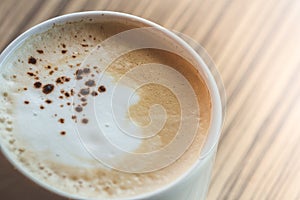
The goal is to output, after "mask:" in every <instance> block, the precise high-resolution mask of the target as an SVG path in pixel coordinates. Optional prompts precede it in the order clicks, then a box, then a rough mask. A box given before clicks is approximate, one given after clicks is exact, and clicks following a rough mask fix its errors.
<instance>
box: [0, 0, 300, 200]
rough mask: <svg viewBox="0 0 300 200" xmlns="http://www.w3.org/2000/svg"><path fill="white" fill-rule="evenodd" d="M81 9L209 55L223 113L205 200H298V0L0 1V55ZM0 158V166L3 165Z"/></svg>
mask: <svg viewBox="0 0 300 200" xmlns="http://www.w3.org/2000/svg"><path fill="white" fill-rule="evenodd" d="M84 10H113V11H122V12H126V13H131V14H134V15H138V16H141V17H144V18H146V19H149V20H152V21H154V22H157V23H159V24H161V25H163V26H165V27H167V28H169V29H171V30H176V31H179V32H182V33H184V34H187V35H189V36H190V37H192V38H193V39H195V40H196V41H197V42H199V43H200V44H202V45H203V46H204V47H205V48H206V50H207V51H208V53H209V54H210V55H211V57H212V58H213V60H214V62H215V63H216V65H217V68H218V70H219V72H220V74H221V76H222V78H223V81H224V85H225V89H226V93H227V116H226V121H225V124H224V127H223V134H222V137H221V141H220V145H219V151H218V154H217V159H216V163H215V166H214V172H213V176H212V182H211V188H210V190H209V195H208V199H209V200H215V199H217V200H223V199H258V200H261V199H271V200H273V199H278V200H292V199H300V145H299V144H300V98H299V97H300V1H298V0H216V1H212V0H181V1H180V0H163V1H162V0H161V1H160V0H101V1H86V0H73V1H68V0H48V1H43V0H31V1H29V0H27V1H26V0H1V2H0V25H1V26H0V35H1V40H0V50H1V51H2V50H3V49H4V48H5V47H6V46H7V44H8V43H9V42H10V41H12V40H13V39H14V38H15V37H16V36H18V35H19V34H20V33H22V32H23V31H25V30H26V29H28V28H29V27H31V26H33V25H35V24H37V23H39V22H42V21H44V20H46V19H49V18H51V17H54V16H58V15H61V14H65V13H71V12H75V11H84ZM1 159H2V162H1V166H0V168H3V167H5V166H6V165H8V164H7V163H5V162H4V161H3V158H1ZM1 172H2V171H0V175H1ZM15 174H16V173H15V172H13V170H12V172H11V176H15ZM1 177H3V172H2V175H1ZM19 181H20V183H22V182H24V181H25V182H26V181H27V180H23V179H22V180H19ZM9 184H11V185H14V184H15V183H11V182H10V180H3V179H2V180H0V190H1V194H0V196H2V195H3V194H4V193H5V194H6V195H8V196H7V197H9V198H6V199H10V200H15V199H19V198H16V194H15V193H18V194H19V195H23V196H24V197H27V196H28V198H25V199H38V197H39V199H59V198H58V197H55V196H53V195H50V194H48V193H47V192H45V191H44V190H42V189H39V190H38V192H36V191H35V193H36V194H35V195H36V196H32V195H33V193H34V192H33V191H31V189H30V188H24V187H23V188H21V189H20V188H18V186H17V185H14V186H13V187H15V188H16V190H14V191H9V190H10V189H9V188H10V187H9ZM28 184H30V183H29V182H28ZM4 191H5V192H4ZM29 197H32V198H29ZM33 197H36V198H33Z"/></svg>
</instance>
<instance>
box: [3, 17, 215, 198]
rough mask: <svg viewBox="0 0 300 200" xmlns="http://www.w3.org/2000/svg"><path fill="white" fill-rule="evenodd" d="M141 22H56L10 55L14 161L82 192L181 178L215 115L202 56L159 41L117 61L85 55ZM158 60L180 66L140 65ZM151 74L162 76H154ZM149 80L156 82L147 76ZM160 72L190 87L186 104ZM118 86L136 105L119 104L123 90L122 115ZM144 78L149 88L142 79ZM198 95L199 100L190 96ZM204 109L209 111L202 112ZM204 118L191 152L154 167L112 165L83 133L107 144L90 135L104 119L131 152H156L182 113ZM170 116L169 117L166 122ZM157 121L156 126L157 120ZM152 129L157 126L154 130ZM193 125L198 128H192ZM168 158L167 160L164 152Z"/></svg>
mask: <svg viewBox="0 0 300 200" xmlns="http://www.w3.org/2000/svg"><path fill="white" fill-rule="evenodd" d="M131 28H135V27H134V26H129V25H126V24H123V23H118V22H114V21H112V22H105V23H97V22H93V21H90V22H74V23H66V24H64V25H54V26H53V27H52V28H50V29H49V30H47V31H45V32H43V33H39V34H36V35H33V36H31V37H30V38H28V39H27V40H26V41H25V42H24V43H23V44H21V45H20V46H19V47H17V48H16V49H15V50H14V51H13V52H12V53H11V54H10V55H9V56H8V58H7V59H6V60H5V61H4V62H3V64H2V66H1V76H0V94H1V97H0V102H1V104H0V130H1V132H0V134H1V143H2V144H1V145H2V146H3V148H5V149H6V150H7V152H8V154H9V156H11V157H12V159H13V161H14V162H15V163H17V164H18V165H19V166H21V167H22V168H24V170H25V171H26V172H27V173H28V174H30V176H32V177H34V178H35V179H36V180H39V181H41V182H43V183H45V184H47V185H49V186H50V187H53V188H55V189H57V190H60V191H63V192H65V193H69V194H76V196H78V197H81V198H93V199H95V198H96V199H97V198H99V199H101V198H111V199H113V198H126V197H134V196H138V195H141V194H146V193H150V192H153V191H156V190H158V189H160V188H162V187H165V186H167V185H168V184H171V183H172V182H174V181H175V180H176V179H178V178H179V177H181V176H182V175H183V174H184V173H185V172H186V171H188V170H189V169H190V168H191V167H192V166H193V165H194V164H195V162H196V161H197V160H198V158H199V157H200V153H201V148H202V146H203V144H204V142H205V138H206V136H207V132H208V129H209V125H210V120H211V99H210V94H209V91H208V88H207V86H206V84H205V82H204V79H203V78H202V77H201V75H200V74H199V73H198V72H197V70H196V69H195V68H194V67H193V65H192V64H190V63H189V62H188V61H186V60H185V59H183V58H182V57H180V56H179V55H176V54H175V53H171V52H168V51H164V50H159V49H151V48H146V49H139V50H134V51H131V52H129V53H126V54H124V55H121V56H119V57H118V58H117V59H116V60H114V62H113V63H111V64H110V65H109V66H103V65H102V64H101V62H100V63H99V62H93V61H91V62H88V64H84V63H85V62H86V60H85V59H87V58H88V56H89V55H90V54H91V53H92V52H93V51H94V50H95V49H97V48H100V47H101V42H103V41H104V40H106V39H107V38H109V37H111V36H113V35H115V34H117V33H120V32H122V31H126V30H129V29H131ZM99 44H100V45H99ZM111 45H116V48H117V46H118V45H127V43H126V41H120V43H119V44H111ZM110 53H113V52H110ZM106 57H107V55H99V57H98V59H100V60H101V59H103V60H105V59H106ZM151 63H152V64H153V63H155V64H159V65H164V66H169V67H171V68H172V69H173V71H174V72H172V70H171V71H170V69H169V70H164V68H161V70H159V71H157V70H156V68H155V67H151V66H150V67H149V66H148V67H145V68H143V70H142V71H137V72H134V70H135V69H136V68H138V67H139V66H143V65H145V66H146V65H147V64H151ZM153 70H156V71H155V72H153ZM129 72H132V73H131V74H130V75H129V76H128V77H126V80H125V79H123V80H124V81H123V82H122V81H120V80H121V79H122V78H123V77H124V75H126V74H128V73H129ZM151 73H154V74H155V77H151ZM177 73H179V74H181V75H182V76H183V77H184V78H185V79H186V80H187V81H188V84H189V86H191V87H192V89H193V91H194V94H190V93H188V92H187V89H185V88H187V87H188V84H186V83H184V82H181V81H180V80H181V79H180V78H179V77H178V74H177ZM99 74H101V80H99V79H98V78H99ZM149 74H150V75H149ZM148 79H149V80H152V82H150V83H148V84H141V83H143V81H144V80H148ZM153 80H157V81H158V82H159V81H160V80H163V81H164V82H165V83H168V84H170V85H172V87H174V88H182V90H181V93H182V95H184V96H186V98H185V100H184V101H185V102H180V101H181V100H180V99H178V97H177V96H176V95H174V93H173V92H172V88H168V87H165V86H163V85H161V84H157V83H156V82H153ZM118 84H119V90H118V91H121V92H123V93H124V94H121V96H120V97H122V95H125V96H128V95H129V94H131V96H130V95H129V96H130V99H129V100H128V101H126V102H125V103H127V104H125V103H124V102H123V103H120V104H119V103H118V101H119V99H116V98H115V99H114V100H113V102H116V105H113V106H115V107H114V109H113V111H114V112H113V113H112V110H111V108H110V105H111V101H110V100H109V98H111V97H112V98H114V96H113V92H114V91H115V88H116V85H118ZM136 85H137V86H139V87H133V86H136ZM193 95H194V96H193ZM192 98H195V100H196V102H197V103H198V105H195V104H193V103H191V102H193V101H189V99H192ZM120 101H121V99H120ZM183 104H184V105H187V109H189V113H190V114H189V115H187V116H182V113H183V112H182V108H181V105H183ZM153 105H160V107H156V108H155V107H153ZM162 107H163V109H162ZM195 109H196V110H195ZM196 113H200V114H199V116H197V115H196ZM113 115H116V116H113ZM157 116H158V117H157ZM114 117H118V118H119V119H121V121H120V123H121V125H120V126H119V125H116V124H115V123H116V121H114V120H115V118H114ZM195 117H197V119H196V120H198V124H197V125H198V126H197V134H196V135H195V138H194V140H193V143H192V144H191V145H190V146H189V148H188V149H187V150H186V151H185V153H184V154H183V155H182V156H181V157H180V158H179V159H178V160H176V161H175V162H171V163H170V165H169V166H167V167H164V168H162V169H158V170H154V171H151V172H147V173H128V172H123V171H120V170H118V169H113V168H110V167H109V166H108V165H106V164H105V163H101V162H99V161H98V160H96V159H95V158H94V157H93V156H92V155H91V154H90V152H88V151H87V149H86V148H85V147H84V146H83V145H82V140H81V139H80V137H79V136H83V137H85V136H86V137H87V140H86V141H88V142H87V144H86V145H87V146H89V147H95V148H96V147H97V146H101V145H102V142H103V141H99V140H98V139H97V138H93V137H94V135H89V134H91V133H96V132H97V130H96V128H95V127H97V126H99V124H97V123H100V127H101V126H102V127H101V128H102V129H103V130H104V131H105V135H106V137H107V138H109V140H110V141H112V142H113V143H114V144H115V145H117V146H119V147H120V148H121V149H123V150H124V151H128V152H135V153H147V152H153V151H155V150H160V149H163V148H164V147H166V146H167V145H168V144H170V143H171V142H172V141H173V140H174V138H175V137H176V134H177V131H178V129H179V127H180V126H181V124H182V121H187V122H189V120H192V119H193V118H195ZM162 119H163V120H164V123H162V124H161V122H160V120H162ZM129 122H131V123H129ZM151 123H154V124H152V126H151ZM155 123H157V124H155ZM149 124H150V126H149ZM160 126H161V128H160V129H159V130H158V131H157V130H156V129H157V127H160ZM147 127H148V128H147ZM120 128H121V129H123V128H124V129H126V131H123V130H120ZM145 130H146V131H145ZM78 131H79V133H78ZM151 131H153V132H154V133H155V132H157V134H155V135H152V133H151ZM125 132H126V133H129V134H131V133H137V134H139V135H138V136H140V137H142V138H143V139H142V140H140V139H139V138H138V137H137V135H131V136H128V135H126V134H125ZM186 132H187V134H189V133H188V132H189V128H187V129H186ZM120 134H123V135H120ZM148 134H149V135H148ZM181 139H182V140H184V138H181ZM100 153H101V152H100ZM103 156H111V159H116V160H119V162H118V164H119V165H120V166H121V165H123V166H127V165H128V166H129V168H130V167H134V165H135V163H134V162H132V163H129V162H128V160H126V158H123V157H122V154H121V153H120V154H112V155H103ZM163 159H166V158H165V157H164V155H162V157H161V160H163ZM159 161H160V160H159V158H158V160H157V162H159Z"/></svg>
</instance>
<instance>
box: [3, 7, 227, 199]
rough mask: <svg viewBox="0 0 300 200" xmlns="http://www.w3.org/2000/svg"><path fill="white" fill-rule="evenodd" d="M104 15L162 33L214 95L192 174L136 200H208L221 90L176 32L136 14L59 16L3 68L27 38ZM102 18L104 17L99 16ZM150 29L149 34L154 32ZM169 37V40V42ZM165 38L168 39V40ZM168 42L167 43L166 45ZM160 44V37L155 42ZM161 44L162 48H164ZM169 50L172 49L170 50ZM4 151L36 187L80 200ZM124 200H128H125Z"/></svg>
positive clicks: (33, 30)
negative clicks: (31, 173) (207, 130)
mask: <svg viewBox="0 0 300 200" xmlns="http://www.w3.org/2000/svg"><path fill="white" fill-rule="evenodd" d="M103 15H104V16H106V18H107V19H108V18H117V19H119V20H120V21H123V22H124V21H126V20H131V21H135V22H136V23H137V24H138V23H140V24H143V25H146V26H148V27H150V29H151V30H154V31H155V33H157V34H159V35H160V36H161V37H158V38H164V39H163V40H164V41H161V44H162V45H168V44H170V45H171V46H172V47H170V48H173V47H174V46H176V48H178V49H180V50H181V51H180V52H182V54H183V56H184V57H186V58H187V59H189V61H190V62H191V63H194V65H195V67H196V69H197V70H198V72H199V73H200V74H201V75H202V76H203V78H204V79H205V82H206V84H207V86H208V89H209V92H210V95H211V103H212V115H211V116H212V118H211V125H210V128H209V133H208V137H207V139H206V142H205V144H204V147H203V149H202V152H201V155H200V157H199V160H198V161H197V162H196V163H195V164H194V166H193V167H191V169H190V170H189V171H187V172H186V173H185V174H184V176H182V177H180V178H178V179H177V181H175V182H173V183H171V184H169V185H168V186H166V187H163V188H161V189H159V190H156V191H155V192H153V193H150V194H145V195H140V196H137V197H136V198H134V199H143V200H158V199H159V200H170V199H172V200H183V199H184V200H185V199H188V200H200V199H205V198H206V195H207V191H208V187H209V182H210V175H211V171H212V167H213V163H214V158H215V155H216V151H217V145H218V140H219V137H220V133H221V126H222V120H223V116H222V104H221V98H220V94H219V90H218V87H217V85H216V82H215V79H214V77H213V75H212V74H211V72H210V70H209V68H208V66H207V65H206V63H205V62H204V61H203V59H202V58H201V57H200V56H199V55H198V54H197V53H196V52H195V51H194V49H193V48H192V47H190V46H189V45H188V44H187V43H186V42H185V41H183V40H182V39H181V38H179V37H178V36H177V35H175V34H174V33H173V32H171V31H169V30H167V29H165V28H163V27H161V26H159V25H157V24H155V23H153V22H150V21H148V20H146V19H143V18H140V17H136V16H133V15H128V14H124V13H118V12H110V11H90V12H81V13H73V14H68V15H64V16H60V17H56V18H54V19H51V20H48V21H46V22H43V23H41V24H39V25H37V26H35V27H33V28H31V29H30V30H28V31H26V32H25V33H23V34H22V35H20V36H19V37H18V38H17V39H16V40H14V41H13V42H12V43H11V44H10V45H9V46H8V47H7V48H6V49H5V50H4V51H3V52H2V54H1V56H0V65H1V64H2V62H3V61H4V60H5V58H6V57H7V56H8V55H9V54H10V53H11V52H12V51H13V50H14V49H15V48H17V47H18V46H19V45H20V44H22V43H23V42H24V41H25V40H26V39H27V38H29V37H31V36H32V35H35V34H37V33H41V32H43V31H46V30H47V29H49V28H50V27H51V26H53V24H64V23H66V22H74V21H80V20H81V19H93V20H95V21H99V20H102V19H104V18H103ZM100 16H101V17H100ZM151 30H149V31H151ZM166 38H167V39H166ZM165 39H166V40H165ZM166 41H167V42H166ZM155 42H157V38H156V41H155ZM161 44H160V45H161ZM168 48H169V47H168ZM2 152H3V153H4V155H5V156H6V157H7V158H8V159H9V160H10V161H11V162H12V163H13V164H14V165H15V166H16V168H17V169H18V170H20V171H21V172H22V173H23V174H25V175H26V176H27V177H29V178H30V179H31V180H33V181H34V182H36V183H37V184H39V185H41V186H43V187H44V188H46V189H48V190H50V191H52V192H54V193H57V194H59V195H61V196H65V197H67V198H75V199H76V198H78V196H76V194H68V193H66V192H62V191H60V190H57V189H56V188H54V187H50V186H48V185H47V184H45V183H43V182H41V181H39V180H37V179H35V178H33V177H32V176H31V175H30V174H28V173H27V172H26V171H25V170H23V169H22V166H21V165H19V164H17V163H15V162H14V161H13V160H12V159H10V153H9V152H8V151H7V150H6V149H5V148H2ZM122 200H125V199H122Z"/></svg>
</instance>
